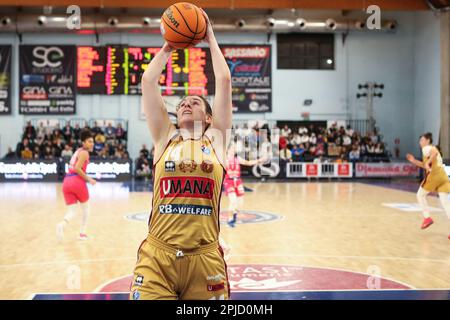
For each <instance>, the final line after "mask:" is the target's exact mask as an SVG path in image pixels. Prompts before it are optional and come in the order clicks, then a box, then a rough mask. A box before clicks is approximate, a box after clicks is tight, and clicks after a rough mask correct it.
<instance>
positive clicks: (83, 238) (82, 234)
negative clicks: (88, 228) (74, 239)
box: [78, 233, 89, 240]
mask: <svg viewBox="0 0 450 320" xmlns="http://www.w3.org/2000/svg"><path fill="white" fill-rule="evenodd" d="M87 239H89V238H88V236H87V234H85V233H80V234H79V235H78V240H87Z"/></svg>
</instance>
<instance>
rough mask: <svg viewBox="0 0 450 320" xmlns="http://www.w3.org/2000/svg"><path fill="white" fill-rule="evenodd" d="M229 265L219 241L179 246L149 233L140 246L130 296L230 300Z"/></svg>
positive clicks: (152, 298) (154, 298)
mask: <svg viewBox="0 0 450 320" xmlns="http://www.w3.org/2000/svg"><path fill="white" fill-rule="evenodd" d="M229 297H230V292H229V284H228V276H227V267H226V263H225V260H224V258H223V251H222V248H221V247H220V245H219V243H218V242H214V243H212V244H208V245H206V246H202V247H200V248H197V249H195V250H179V249H177V248H174V247H173V246H171V245H168V244H167V243H165V242H162V241H161V240H159V239H156V238H155V237H153V236H151V235H148V237H147V239H146V240H144V242H143V243H142V244H141V246H140V247H139V250H138V260H137V264H136V267H135V269H134V274H133V282H132V284H131V290H130V299H132V300H177V299H179V300H228V299H229Z"/></svg>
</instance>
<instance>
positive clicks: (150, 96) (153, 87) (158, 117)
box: [141, 43, 174, 152]
mask: <svg viewBox="0 0 450 320" xmlns="http://www.w3.org/2000/svg"><path fill="white" fill-rule="evenodd" d="M171 53H172V48H170V47H169V45H168V44H167V43H164V45H163V47H162V48H161V50H160V51H159V52H158V53H157V54H156V55H155V57H154V58H153V60H152V61H151V62H150V64H149V65H148V67H147V69H146V70H145V72H144V74H143V75H142V80H141V84H142V107H143V109H144V113H145V117H146V118H147V123H148V127H149V128H150V133H151V135H152V138H153V141H154V145H155V147H156V148H155V149H156V151H157V152H158V149H160V145H161V144H165V143H166V142H167V137H168V135H169V132H170V130H171V128H172V127H174V126H173V124H172V123H171V121H170V119H169V115H168V114H167V110H166V108H165V106H164V101H163V99H162V96H161V92H160V89H159V79H160V77H161V73H162V71H163V70H164V67H165V66H166V63H167V61H168V60H169V57H170V55H171Z"/></svg>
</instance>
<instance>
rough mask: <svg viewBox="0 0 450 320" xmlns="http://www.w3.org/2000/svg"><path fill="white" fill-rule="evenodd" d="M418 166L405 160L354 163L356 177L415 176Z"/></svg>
mask: <svg viewBox="0 0 450 320" xmlns="http://www.w3.org/2000/svg"><path fill="white" fill-rule="evenodd" d="M418 175H419V167H417V166H415V165H413V164H410V163H405V162H391V163H362V162H358V163H356V164H355V176H356V177H364V178H371V177H417V176H418Z"/></svg>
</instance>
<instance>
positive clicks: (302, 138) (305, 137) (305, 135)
mask: <svg viewBox="0 0 450 320" xmlns="http://www.w3.org/2000/svg"><path fill="white" fill-rule="evenodd" d="M305 129H306V128H305ZM300 141H301V142H300V143H305V144H306V143H309V135H308V133H302V135H301V136H300Z"/></svg>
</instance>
